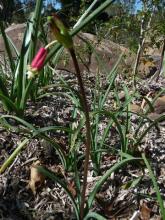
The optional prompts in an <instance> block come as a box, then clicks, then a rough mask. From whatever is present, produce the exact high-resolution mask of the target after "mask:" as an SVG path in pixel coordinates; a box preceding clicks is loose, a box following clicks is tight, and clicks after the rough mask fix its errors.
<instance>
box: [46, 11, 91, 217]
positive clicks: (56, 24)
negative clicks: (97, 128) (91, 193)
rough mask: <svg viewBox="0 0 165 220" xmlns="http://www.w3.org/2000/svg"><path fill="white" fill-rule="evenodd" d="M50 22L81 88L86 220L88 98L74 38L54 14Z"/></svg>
mask: <svg viewBox="0 0 165 220" xmlns="http://www.w3.org/2000/svg"><path fill="white" fill-rule="evenodd" d="M48 21H49V24H50V28H51V30H52V32H53V33H54V36H55V38H56V40H57V41H58V42H59V43H60V44H62V45H63V46H64V47H65V48H67V49H68V50H69V52H70V54H71V57H72V60H73V64H74V67H75V72H76V76H77V79H78V84H79V88H80V102H81V105H82V108H83V111H84V114H85V118H86V121H85V126H86V151H85V162H84V178H83V186H82V192H81V204H80V219H81V220H82V219H83V218H84V208H85V193H86V186H87V175H88V164H89V157H90V147H91V132H90V130H91V129H90V118H89V109H88V103H87V98H86V94H85V88H84V84H83V80H82V77H81V72H80V68H79V65H78V61H77V58H76V54H75V51H74V46H73V41H72V37H71V36H70V35H69V32H68V29H67V28H66V27H65V25H64V24H63V22H62V21H61V20H60V19H59V17H58V16H57V15H56V14H54V15H53V16H50V17H48Z"/></svg>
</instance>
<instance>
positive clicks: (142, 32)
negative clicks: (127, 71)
mask: <svg viewBox="0 0 165 220" xmlns="http://www.w3.org/2000/svg"><path fill="white" fill-rule="evenodd" d="M144 19H145V15H144V14H143V17H142V20H141V28H140V42H139V46H138V51H137V55H136V60H135V65H134V69H133V83H134V87H135V88H136V76H137V69H138V64H139V61H140V55H141V51H142V49H143V46H144V32H145V30H144Z"/></svg>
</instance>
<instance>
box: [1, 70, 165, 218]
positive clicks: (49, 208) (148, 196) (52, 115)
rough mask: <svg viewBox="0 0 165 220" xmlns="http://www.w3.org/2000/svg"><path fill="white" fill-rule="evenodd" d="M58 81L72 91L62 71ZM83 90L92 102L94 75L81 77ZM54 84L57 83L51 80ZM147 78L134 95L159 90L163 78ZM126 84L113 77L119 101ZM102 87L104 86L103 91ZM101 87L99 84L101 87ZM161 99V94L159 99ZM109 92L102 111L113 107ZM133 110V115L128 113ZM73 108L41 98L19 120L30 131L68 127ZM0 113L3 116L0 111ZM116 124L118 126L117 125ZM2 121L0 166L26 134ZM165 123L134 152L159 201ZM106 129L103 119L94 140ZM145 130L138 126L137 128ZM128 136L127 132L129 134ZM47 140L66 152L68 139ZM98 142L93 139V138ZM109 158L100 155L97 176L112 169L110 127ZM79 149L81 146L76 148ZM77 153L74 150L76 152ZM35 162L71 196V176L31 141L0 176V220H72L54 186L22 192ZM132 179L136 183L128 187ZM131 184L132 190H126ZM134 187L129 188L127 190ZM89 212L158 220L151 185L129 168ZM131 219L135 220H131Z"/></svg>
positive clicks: (116, 143)
mask: <svg viewBox="0 0 165 220" xmlns="http://www.w3.org/2000/svg"><path fill="white" fill-rule="evenodd" d="M60 74H61V75H62V76H63V77H64V79H66V80H67V82H69V84H70V85H71V86H74V88H76V86H75V85H76V83H77V82H76V79H75V77H74V76H73V75H71V74H69V73H68V72H65V71H62V72H61V73H60ZM84 79H85V85H86V91H87V94H88V102H89V104H91V102H92V92H93V90H92V88H93V87H94V83H95V76H94V75H90V76H89V75H88V74H86V75H85V76H84ZM55 81H56V82H57V81H58V80H57V79H55ZM149 81H150V78H147V79H144V80H142V79H141V80H139V81H138V85H137V88H138V91H139V93H140V94H141V95H143V96H147V95H148V94H150V97H152V98H153V97H154V96H155V95H156V94H157V93H158V92H159V91H160V90H161V89H163V88H165V79H164V78H162V77H160V78H159V80H158V82H155V80H153V81H152V82H149ZM123 83H124V84H125V85H127V87H128V88H129V89H130V91H129V92H131V83H132V82H131V81H129V80H128V79H124V78H122V77H121V76H117V78H116V80H115V84H116V85H118V92H119V94H120V98H121V101H122V99H123V95H122V92H123V91H122V84H123ZM105 87H106V86H105ZM103 88H104V85H103ZM58 91H62V90H61V88H58V87H54V88H51V89H49V90H48V91H47V92H50V93H53V92H58ZM161 96H162V97H165V92H164V93H162V94H161ZM114 102H115V100H114V96H113V91H112V92H110V94H109V98H108V101H107V103H106V106H107V109H109V110H111V108H114ZM142 102H143V100H142V99H139V98H134V99H133V103H132V111H135V112H137V111H139V110H137V109H138V108H139V107H140V106H141V104H142ZM133 108H134V109H136V110H133ZM72 111H73V106H72V104H71V102H69V101H68V99H67V98H65V97H60V96H56V95H53V96H47V97H46V96H45V97H43V98H40V99H38V100H37V102H35V103H33V102H29V103H28V106H27V110H26V114H25V120H26V121H28V122H29V123H32V124H33V125H34V126H35V127H45V126H51V125H60V126H68V127H69V125H70V123H71V114H72ZM155 111H157V112H153V113H150V117H151V120H152V119H154V117H158V116H160V115H162V114H164V112H165V99H164V107H162V109H161V110H160V108H158V107H156V108H155ZM0 114H1V115H3V114H4V112H3V110H2V109H0ZM122 120H124V119H121V123H122ZM8 122H9V123H10V124H12V125H13V127H14V129H11V130H9V129H6V128H4V127H0V164H2V163H3V162H4V161H5V160H6V159H7V158H8V157H9V155H10V154H11V153H12V152H13V150H14V149H15V148H16V147H17V144H18V142H19V141H20V140H22V138H23V137H25V136H26V137H27V136H28V135H27V134H25V132H24V131H23V130H22V132H20V131H21V125H19V124H18V123H16V122H15V121H14V120H12V119H9V120H8ZM137 122H138V116H137V115H132V116H131V131H132V132H133V131H134V130H135V129H136V128H137V124H138V123H137ZM164 125H165V122H163V121H162V122H160V123H159V124H158V127H157V128H155V127H154V128H153V129H151V130H150V131H149V132H148V133H147V135H146V136H145V138H144V139H143V140H142V141H141V144H140V145H139V146H138V149H137V152H136V153H137V156H138V154H139V155H141V152H144V153H145V154H146V155H147V158H148V159H149V160H150V163H151V164H152V169H153V171H154V174H155V176H156V179H157V183H158V185H159V188H160V192H161V195H162V198H163V199H164V201H165V126H164ZM105 126H106V119H104V118H103V120H102V124H100V135H102V129H103V128H105ZM147 126H148V125H147V123H145V125H143V126H142V128H141V129H144V127H145V128H146V127H147ZM129 135H130V136H131V133H129ZM49 136H50V137H51V138H52V139H54V140H57V141H58V143H59V144H60V145H61V146H62V147H63V148H64V149H68V148H69V146H68V144H69V143H68V138H67V136H66V134H65V133H63V134H62V133H58V132H53V131H52V132H49ZM98 138H99V137H98ZM106 144H107V146H108V149H109V153H104V154H103V157H102V162H101V172H102V174H104V173H105V172H106V171H107V170H108V169H109V168H110V167H112V166H113V165H114V164H115V163H116V162H117V161H118V160H119V154H118V153H116V152H118V151H119V150H120V139H119V136H118V133H117V132H116V129H115V127H113V126H112V128H111V130H110V135H109V138H108V140H107V142H106ZM83 148H84V146H82V149H83ZM82 149H80V150H81V151H82ZM36 161H40V162H41V163H42V165H43V166H45V167H46V168H48V169H50V170H51V171H53V172H55V173H56V174H59V177H60V178H61V179H62V180H65V181H67V183H68V187H69V188H70V191H71V193H72V194H73V195H74V194H75V190H74V183H73V177H72V173H69V172H67V173H66V172H65V171H64V170H63V167H62V166H61V163H60V160H59V158H58V156H57V155H56V153H55V150H54V148H53V147H52V146H51V145H50V144H48V143H47V142H45V141H44V140H42V139H41V138H40V139H39V138H34V139H32V140H31V141H30V142H29V143H28V144H27V146H26V147H25V149H24V150H23V151H22V152H21V153H20V154H19V155H18V156H17V157H16V159H15V160H14V162H13V163H12V165H11V166H10V167H9V168H8V169H6V171H5V172H4V173H3V174H2V175H0V219H3V220H26V219H28V220H33V219H34V220H53V219H57V220H60V219H61V220H62V219H75V216H74V210H73V207H72V205H71V202H70V200H69V199H68V197H67V194H66V193H65V192H64V190H63V189H62V188H61V187H60V186H59V184H57V183H55V182H53V181H51V180H49V179H47V178H46V179H45V181H44V182H43V184H41V186H40V187H37V189H36V193H35V194H34V193H33V192H32V190H31V188H29V187H28V184H29V181H30V172H31V168H32V164H34V163H35V162H36ZM89 167H90V169H89V173H88V186H87V195H88V194H89V192H90V190H91V189H92V187H93V186H94V185H95V183H96V182H97V180H98V179H99V178H100V175H98V176H95V175H94V172H93V170H92V165H91V162H90V164H89ZM79 172H80V175H82V174H83V162H82V163H81V164H80V165H79ZM133 179H134V180H136V181H137V182H138V183H137V184H135V182H131V181H132V180H133ZM131 184H132V185H131ZM133 184H135V185H133ZM92 210H93V211H97V212H98V213H100V214H102V215H103V216H105V218H106V219H128V220H130V219H132V220H133V219H134V220H135V219H139V220H140V219H142V220H147V219H152V220H158V219H159V220H160V219H161V217H160V209H159V205H158V201H157V199H156V193H155V191H154V188H153V185H152V181H151V179H150V176H149V173H148V170H147V169H146V168H145V166H144V169H142V168H141V165H138V164H135V163H133V164H129V165H127V166H125V167H123V168H122V169H120V170H119V171H118V172H115V174H112V175H111V176H110V178H109V179H108V180H107V181H106V183H105V184H104V185H103V187H102V189H101V191H100V192H99V193H98V194H97V196H96V199H95V203H94V204H93V207H92ZM134 214H137V218H135V217H133V215H134Z"/></svg>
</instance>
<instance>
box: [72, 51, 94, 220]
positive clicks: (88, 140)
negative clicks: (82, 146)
mask: <svg viewBox="0 0 165 220" xmlns="http://www.w3.org/2000/svg"><path fill="white" fill-rule="evenodd" d="M69 52H70V54H71V56H72V59H73V64H74V67H75V71H76V75H77V79H78V83H79V87H80V93H81V94H80V101H81V104H82V107H83V111H84V114H85V118H86V121H85V125H86V152H85V163H84V179H83V186H82V192H81V205H80V219H83V217H84V205H85V193H86V186H87V175H88V163H89V156H90V147H91V134H90V119H89V109H88V103H87V98H86V95H85V89H84V85H83V81H82V77H81V72H80V68H79V65H78V62H77V58H76V55H75V51H74V49H73V48H71V49H69Z"/></svg>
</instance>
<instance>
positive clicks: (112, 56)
mask: <svg viewBox="0 0 165 220" xmlns="http://www.w3.org/2000/svg"><path fill="white" fill-rule="evenodd" d="M25 28H26V24H14V25H11V26H10V27H8V28H7V29H6V30H5V32H6V33H7V35H8V36H9V37H10V38H11V39H12V41H13V43H14V44H15V46H16V48H17V49H18V50H20V49H21V45H22V40H23V35H24V31H25ZM86 42H88V43H89V44H90V45H91V46H92V47H93V48H94V49H91V48H90V46H89V44H88V43H86ZM74 43H75V48H76V53H77V55H78V59H79V63H80V69H81V71H82V72H83V71H91V72H93V73H95V72H96V71H103V72H104V71H106V70H108V71H110V70H111V69H112V68H113V66H114V65H115V63H116V62H117V60H118V58H119V56H120V54H121V53H123V54H124V55H125V57H124V59H122V62H121V64H120V69H121V72H128V71H130V72H131V71H132V65H133V63H134V58H135V55H134V54H133V53H131V52H130V51H129V50H128V49H127V48H125V47H123V46H120V45H119V44H116V43H114V42H112V41H109V40H104V39H102V40H101V41H99V40H98V39H97V36H95V35H92V34H89V33H79V36H76V37H74ZM12 54H13V57H15V56H16V55H15V53H14V51H13V52H12ZM4 55H5V46H4V42H3V39H2V37H0V56H1V57H3V56H4ZM57 68H58V69H66V70H67V71H71V72H74V67H73V64H72V60H71V58H70V55H69V54H68V53H67V51H66V50H64V54H63V56H62V57H61V59H60V62H59V65H58V66H57Z"/></svg>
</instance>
